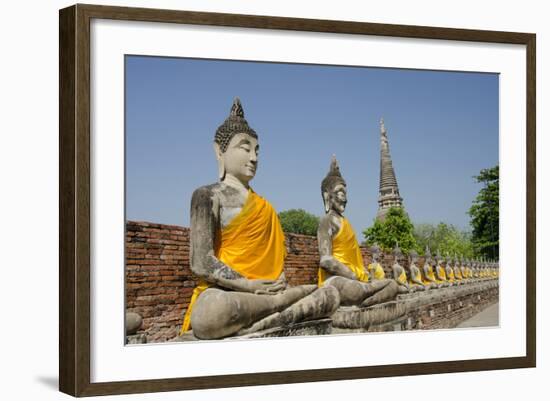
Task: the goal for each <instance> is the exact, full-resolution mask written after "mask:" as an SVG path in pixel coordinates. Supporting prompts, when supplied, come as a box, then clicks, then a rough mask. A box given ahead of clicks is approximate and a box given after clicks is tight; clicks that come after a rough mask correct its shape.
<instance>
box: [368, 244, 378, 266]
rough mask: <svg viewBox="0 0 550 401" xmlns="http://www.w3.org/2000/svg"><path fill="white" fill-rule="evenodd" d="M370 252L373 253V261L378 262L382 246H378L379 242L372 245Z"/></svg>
mask: <svg viewBox="0 0 550 401" xmlns="http://www.w3.org/2000/svg"><path fill="white" fill-rule="evenodd" d="M370 252H371V255H372V262H373V263H377V262H378V258H379V257H380V247H379V246H378V244H374V245H373V246H371V247H370Z"/></svg>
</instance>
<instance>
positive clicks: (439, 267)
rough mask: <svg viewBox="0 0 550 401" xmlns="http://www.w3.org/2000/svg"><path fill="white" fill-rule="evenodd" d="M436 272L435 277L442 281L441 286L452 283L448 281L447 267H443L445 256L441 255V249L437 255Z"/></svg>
mask: <svg viewBox="0 0 550 401" xmlns="http://www.w3.org/2000/svg"><path fill="white" fill-rule="evenodd" d="M434 273H435V279H436V281H438V282H439V283H440V286H441V287H448V286H450V285H451V283H449V282H448V281H447V275H446V274H445V268H444V267H443V258H442V257H441V254H440V253H439V250H438V251H437V253H436V255H435V272H434Z"/></svg>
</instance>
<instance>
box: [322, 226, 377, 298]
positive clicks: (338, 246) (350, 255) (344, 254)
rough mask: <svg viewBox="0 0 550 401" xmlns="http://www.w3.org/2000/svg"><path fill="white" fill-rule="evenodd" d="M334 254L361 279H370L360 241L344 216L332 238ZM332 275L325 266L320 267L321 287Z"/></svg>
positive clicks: (365, 280)
mask: <svg viewBox="0 0 550 401" xmlns="http://www.w3.org/2000/svg"><path fill="white" fill-rule="evenodd" d="M332 256H334V258H335V259H336V260H338V261H339V262H341V263H342V264H344V265H346V266H347V267H348V268H349V269H350V270H351V271H352V272H353V273H354V274H355V277H357V279H358V280H359V281H363V282H365V283H366V282H367V281H369V274H368V273H367V272H366V271H365V265H364V264H363V256H362V255H361V250H360V249H359V243H358V242H357V238H356V237H355V232H354V231H353V228H352V227H351V224H350V223H349V221H348V219H346V218H345V217H344V218H342V224H341V226H340V230H339V231H338V233H337V234H336V236H335V237H334V238H333V239H332ZM330 276H331V274H330V273H329V272H327V271H326V270H325V269H323V268H321V267H320V268H319V273H318V285H319V287H321V286H322V285H323V283H324V282H325V280H326V279H328V278H329V277H330Z"/></svg>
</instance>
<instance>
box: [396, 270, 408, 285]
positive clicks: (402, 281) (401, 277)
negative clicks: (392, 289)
mask: <svg viewBox="0 0 550 401" xmlns="http://www.w3.org/2000/svg"><path fill="white" fill-rule="evenodd" d="M397 281H398V282H399V284H407V273H405V270H403V271H402V272H401V274H400V275H399V277H398V278H397Z"/></svg>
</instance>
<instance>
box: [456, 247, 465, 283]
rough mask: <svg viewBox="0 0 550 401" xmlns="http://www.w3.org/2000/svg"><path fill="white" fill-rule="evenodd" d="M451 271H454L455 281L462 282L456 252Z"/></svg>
mask: <svg viewBox="0 0 550 401" xmlns="http://www.w3.org/2000/svg"><path fill="white" fill-rule="evenodd" d="M453 271H454V273H455V281H456V282H458V283H459V284H464V280H463V277H462V270H460V261H459V260H458V257H457V256H456V254H455V258H454V266H453Z"/></svg>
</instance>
